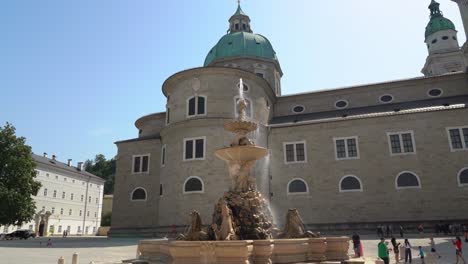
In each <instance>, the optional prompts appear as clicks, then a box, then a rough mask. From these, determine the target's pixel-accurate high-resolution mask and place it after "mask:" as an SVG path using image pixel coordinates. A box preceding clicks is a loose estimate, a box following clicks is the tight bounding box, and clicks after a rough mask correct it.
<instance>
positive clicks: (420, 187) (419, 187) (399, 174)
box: [395, 171, 422, 190]
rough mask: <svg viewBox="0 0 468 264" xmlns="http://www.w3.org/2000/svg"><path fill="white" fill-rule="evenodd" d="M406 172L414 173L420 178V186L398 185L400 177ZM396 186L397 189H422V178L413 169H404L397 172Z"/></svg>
mask: <svg viewBox="0 0 468 264" xmlns="http://www.w3.org/2000/svg"><path fill="white" fill-rule="evenodd" d="M405 173H410V174H413V175H414V176H416V179H417V180H418V186H403V187H400V186H398V178H399V177H400V176H401V175H403V174H405ZM395 188H396V190H405V189H422V184H421V178H419V176H418V175H417V174H416V173H414V172H412V171H402V172H400V173H398V174H397V176H396V177H395Z"/></svg>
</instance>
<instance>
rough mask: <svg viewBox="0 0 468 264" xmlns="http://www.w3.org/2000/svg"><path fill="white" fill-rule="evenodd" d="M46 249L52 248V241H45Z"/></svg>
mask: <svg viewBox="0 0 468 264" xmlns="http://www.w3.org/2000/svg"><path fill="white" fill-rule="evenodd" d="M47 247H52V239H50V238H49V240H47Z"/></svg>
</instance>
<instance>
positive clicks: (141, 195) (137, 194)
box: [132, 187, 146, 201]
mask: <svg viewBox="0 0 468 264" xmlns="http://www.w3.org/2000/svg"><path fill="white" fill-rule="evenodd" d="M132 201H146V190H145V189H143V188H141V187H138V188H136V189H135V190H133V192H132Z"/></svg>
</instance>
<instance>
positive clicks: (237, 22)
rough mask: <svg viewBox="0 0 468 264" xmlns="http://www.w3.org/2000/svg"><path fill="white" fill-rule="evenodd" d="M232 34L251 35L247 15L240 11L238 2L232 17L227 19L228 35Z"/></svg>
mask: <svg viewBox="0 0 468 264" xmlns="http://www.w3.org/2000/svg"><path fill="white" fill-rule="evenodd" d="M234 32H249V33H252V30H251V29H250V18H249V16H248V15H246V14H245V13H244V11H242V8H241V6H240V1H238V2H237V10H236V13H234V15H232V16H231V18H230V19H229V30H228V33H234Z"/></svg>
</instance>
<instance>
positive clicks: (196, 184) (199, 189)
mask: <svg viewBox="0 0 468 264" xmlns="http://www.w3.org/2000/svg"><path fill="white" fill-rule="evenodd" d="M204 187H205V186H204V184H203V180H202V179H201V178H200V177H197V176H190V177H188V178H187V179H186V180H185V182H184V191H183V192H184V193H204V192H205V188H204Z"/></svg>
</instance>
